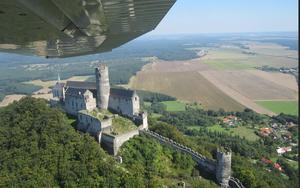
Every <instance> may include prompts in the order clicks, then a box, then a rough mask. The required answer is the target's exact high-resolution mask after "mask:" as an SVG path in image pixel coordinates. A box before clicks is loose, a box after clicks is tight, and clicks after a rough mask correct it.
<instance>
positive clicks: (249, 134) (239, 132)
mask: <svg viewBox="0 0 300 188" xmlns="http://www.w3.org/2000/svg"><path fill="white" fill-rule="evenodd" d="M207 129H208V130H209V131H214V132H224V133H228V134H231V135H236V136H240V137H241V138H245V139H247V140H249V141H256V140H258V139H259V136H257V135H256V134H255V130H254V129H250V128H247V127H244V126H238V127H232V128H224V127H222V126H221V125H214V126H211V127H208V128H207Z"/></svg>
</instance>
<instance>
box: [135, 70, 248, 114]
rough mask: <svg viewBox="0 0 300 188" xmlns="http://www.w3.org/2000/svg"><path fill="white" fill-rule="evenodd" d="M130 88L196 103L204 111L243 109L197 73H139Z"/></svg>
mask: <svg viewBox="0 0 300 188" xmlns="http://www.w3.org/2000/svg"><path fill="white" fill-rule="evenodd" d="M130 88H132V89H139V90H147V91H152V92H158V93H163V94H167V95H170V96H173V97H176V98H177V99H178V100H182V101H188V102H198V103H200V104H201V106H203V108H206V109H212V110H218V109H219V108H224V109H225V110H228V111H229V110H231V111H239V110H243V109H244V107H243V106H242V105H240V104H239V103H238V102H236V101H235V100H234V99H232V98H230V97H229V96H227V95H226V94H224V93H223V92H222V91H221V90H219V89H218V88H217V87H216V86H214V85H213V84H211V83H210V82H209V81H208V80H207V79H205V78H204V77H203V76H201V75H200V74H199V73H197V72H188V73H187V74H182V73H180V72H179V73H178V72H165V73H164V72H147V71H145V72H140V73H138V74H137V76H136V77H135V78H134V79H132V80H131V83H130Z"/></svg>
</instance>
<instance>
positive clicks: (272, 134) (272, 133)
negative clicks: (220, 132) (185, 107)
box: [220, 115, 298, 172]
mask: <svg viewBox="0 0 300 188" xmlns="http://www.w3.org/2000/svg"><path fill="white" fill-rule="evenodd" d="M241 123H242V120H241V119H239V118H238V117H236V116H234V115H228V116H225V117H223V118H222V119H221V121H220V125H221V126H222V127H224V128H234V127H237V126H240V125H241ZM297 126H298V125H295V124H294V123H292V122H289V123H286V124H280V123H269V126H267V127H261V128H256V129H257V131H256V134H257V135H258V136H260V137H269V138H270V139H273V140H274V141H275V140H276V141H278V142H280V143H281V145H282V146H281V147H277V148H276V153H277V155H278V156H282V155H284V154H288V153H289V152H292V151H293V147H298V143H294V141H293V134H292V133H291V132H290V131H289V129H290V128H293V127H297ZM261 162H263V163H264V164H266V165H268V166H270V165H271V167H272V168H273V169H277V170H279V171H280V172H284V171H283V168H282V167H281V166H280V164H278V163H276V162H273V161H272V160H270V159H267V158H264V157H263V158H262V159H261ZM272 168H271V169H272ZM271 169H270V168H268V170H271Z"/></svg>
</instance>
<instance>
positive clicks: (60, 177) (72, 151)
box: [0, 97, 217, 188]
mask: <svg viewBox="0 0 300 188" xmlns="http://www.w3.org/2000/svg"><path fill="white" fill-rule="evenodd" d="M0 150H1V152H0V187H116V188H119V187H130V188H131V187H137V188H141V187H153V188H154V187H162V186H164V185H165V186H168V187H176V186H177V184H178V183H179V182H180V181H182V180H184V181H185V182H186V183H187V184H188V185H190V186H191V187H208V188H210V187H211V188H214V187H217V185H216V184H215V183H214V182H213V181H210V180H206V179H199V178H196V179H194V178H192V177H193V176H198V175H199V172H198V170H197V169H196V168H195V163H194V161H193V160H192V159H191V157H190V156H187V155H184V154H181V153H179V152H176V151H173V150H171V149H169V148H167V147H165V146H161V145H160V144H159V143H158V142H156V141H155V140H152V139H150V138H147V137H146V136H138V137H135V138H134V139H131V140H130V141H129V142H127V143H126V144H125V145H124V146H123V147H122V149H121V152H120V153H121V155H122V157H123V161H124V162H123V163H122V164H119V163H117V162H116V161H115V159H114V158H113V157H112V156H110V155H108V154H107V153H106V152H105V151H104V150H102V149H101V147H100V146H99V145H98V144H97V142H96V141H95V139H94V138H92V137H91V136H89V135H87V134H82V133H79V132H77V131H76V130H75V129H74V128H73V127H72V126H71V121H70V120H69V119H68V117H67V116H66V115H65V114H64V113H63V112H61V111H60V110H59V109H51V108H50V107H48V105H47V103H46V101H45V100H42V99H33V98H30V97H27V98H24V99H22V100H21V101H19V102H15V103H13V104H11V105H9V106H8V107H5V108H0Z"/></svg>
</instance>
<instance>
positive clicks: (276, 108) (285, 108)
mask: <svg viewBox="0 0 300 188" xmlns="http://www.w3.org/2000/svg"><path fill="white" fill-rule="evenodd" d="M256 103H257V104H259V105H261V106H263V107H264V108H267V109H269V110H271V111H273V112H275V113H277V114H280V113H285V114H290V115H298V111H299V108H298V101H276V100H273V101H256Z"/></svg>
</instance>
